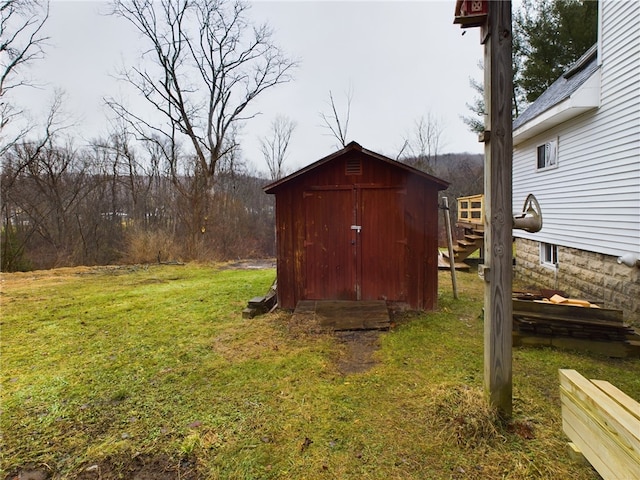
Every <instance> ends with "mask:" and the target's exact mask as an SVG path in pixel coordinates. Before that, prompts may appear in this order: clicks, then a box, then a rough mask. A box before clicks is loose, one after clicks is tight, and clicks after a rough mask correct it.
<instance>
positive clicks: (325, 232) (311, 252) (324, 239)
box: [304, 187, 408, 301]
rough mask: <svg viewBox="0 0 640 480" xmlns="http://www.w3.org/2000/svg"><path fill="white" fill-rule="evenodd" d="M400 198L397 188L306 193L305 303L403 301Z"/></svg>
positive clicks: (404, 238)
mask: <svg viewBox="0 0 640 480" xmlns="http://www.w3.org/2000/svg"><path fill="white" fill-rule="evenodd" d="M405 197H406V191H405V190H403V189H399V188H349V187H345V188H342V189H337V190H315V191H308V192H305V194H304V202H305V214H306V230H305V244H304V245H305V270H306V271H305V298H306V299H309V300H313V299H316V300H319V299H335V300H382V299H388V300H394V301H407V300H408V293H407V292H408V283H407V282H408V279H407V262H406V258H407V248H408V247H407V236H406V231H405V217H404V215H405Z"/></svg>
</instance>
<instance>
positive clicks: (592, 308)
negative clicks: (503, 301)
mask: <svg viewBox="0 0 640 480" xmlns="http://www.w3.org/2000/svg"><path fill="white" fill-rule="evenodd" d="M580 307H583V308H580ZM513 344H514V345H516V346H517V345H551V346H555V347H558V348H566V349H574V350H588V351H592V352H595V353H600V354H603V355H607V356H610V357H628V356H640V335H639V334H638V332H636V330H635V329H634V328H632V327H630V326H629V325H626V324H625V323H624V321H623V316H622V310H614V309H607V308H600V307H599V306H598V305H595V304H593V303H591V302H588V301H586V300H577V299H569V298H565V297H562V296H560V295H553V296H550V297H548V298H541V297H535V296H528V295H525V294H522V293H515V294H514V298H513Z"/></svg>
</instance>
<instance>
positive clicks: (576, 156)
mask: <svg viewBox="0 0 640 480" xmlns="http://www.w3.org/2000/svg"><path fill="white" fill-rule="evenodd" d="M602 11H603V21H602V35H603V38H602V51H601V60H602V70H601V73H602V77H601V78H602V83H601V88H602V91H601V106H600V108H599V109H597V110H593V111H589V112H587V113H585V114H583V115H581V116H579V117H576V118H574V119H571V120H569V121H567V122H565V123H564V124H561V125H558V126H556V127H555V128H553V129H552V130H550V131H547V132H545V133H543V134H540V135H538V136H537V137H535V138H532V139H531V140H529V141H527V142H524V143H523V144H521V145H519V146H518V147H517V149H516V150H515V151H514V155H513V208H514V212H517V211H519V209H521V208H522V203H523V202H524V198H525V197H526V195H527V194H529V193H533V194H534V195H535V196H536V198H537V199H538V201H539V202H540V207H541V209H542V215H543V228H542V230H541V231H540V232H539V233H536V234H529V233H526V232H522V231H517V230H515V231H514V235H515V236H518V237H524V238H529V239H531V240H536V241H542V242H548V243H554V244H557V245H564V246H569V247H574V248H580V249H583V250H588V251H593V252H599V253H605V254H609V255H619V254H622V253H625V252H635V253H638V254H640V24H639V23H638V22H637V21H635V20H631V21H630V19H637V18H639V17H640V2H609V1H606V0H605V1H604V4H603V5H602ZM553 138H558V139H559V142H558V167H557V168H553V169H547V170H539V171H538V170H536V147H537V146H538V145H540V144H542V143H544V142H546V141H548V140H550V139H553Z"/></svg>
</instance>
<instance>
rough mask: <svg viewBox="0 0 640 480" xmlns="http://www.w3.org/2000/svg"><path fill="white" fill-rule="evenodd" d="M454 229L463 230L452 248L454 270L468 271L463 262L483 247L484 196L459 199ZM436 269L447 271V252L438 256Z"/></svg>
mask: <svg viewBox="0 0 640 480" xmlns="http://www.w3.org/2000/svg"><path fill="white" fill-rule="evenodd" d="M457 200H458V214H457V222H456V227H458V228H462V229H464V237H463V238H462V239H460V240H458V241H457V244H456V245H454V246H453V261H454V264H455V267H456V270H468V269H469V268H470V266H469V264H468V263H466V262H465V260H466V259H467V258H469V256H470V255H471V254H472V253H473V252H475V251H476V250H478V249H482V248H483V246H484V220H483V219H484V195H482V194H480V195H472V196H469V197H460V198H458V199H457ZM438 268H439V269H449V268H451V267H450V263H449V252H443V253H441V254H440V255H439V256H438Z"/></svg>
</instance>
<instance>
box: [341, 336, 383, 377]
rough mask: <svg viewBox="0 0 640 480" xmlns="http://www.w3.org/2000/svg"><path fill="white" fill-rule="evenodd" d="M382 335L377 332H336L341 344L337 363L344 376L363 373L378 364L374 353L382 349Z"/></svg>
mask: <svg viewBox="0 0 640 480" xmlns="http://www.w3.org/2000/svg"><path fill="white" fill-rule="evenodd" d="M380 335H383V333H382V332H380V331H376V330H358V331H351V332H349V331H346V332H335V336H336V338H337V339H338V341H339V342H340V344H341V347H342V348H341V349H340V353H339V354H338V355H337V358H336V363H337V365H338V370H339V371H340V373H342V374H343V375H349V374H352V373H362V372H366V371H367V370H369V369H371V368H372V367H373V366H375V364H376V360H375V358H374V353H375V352H376V351H377V350H378V349H379V348H380Z"/></svg>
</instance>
